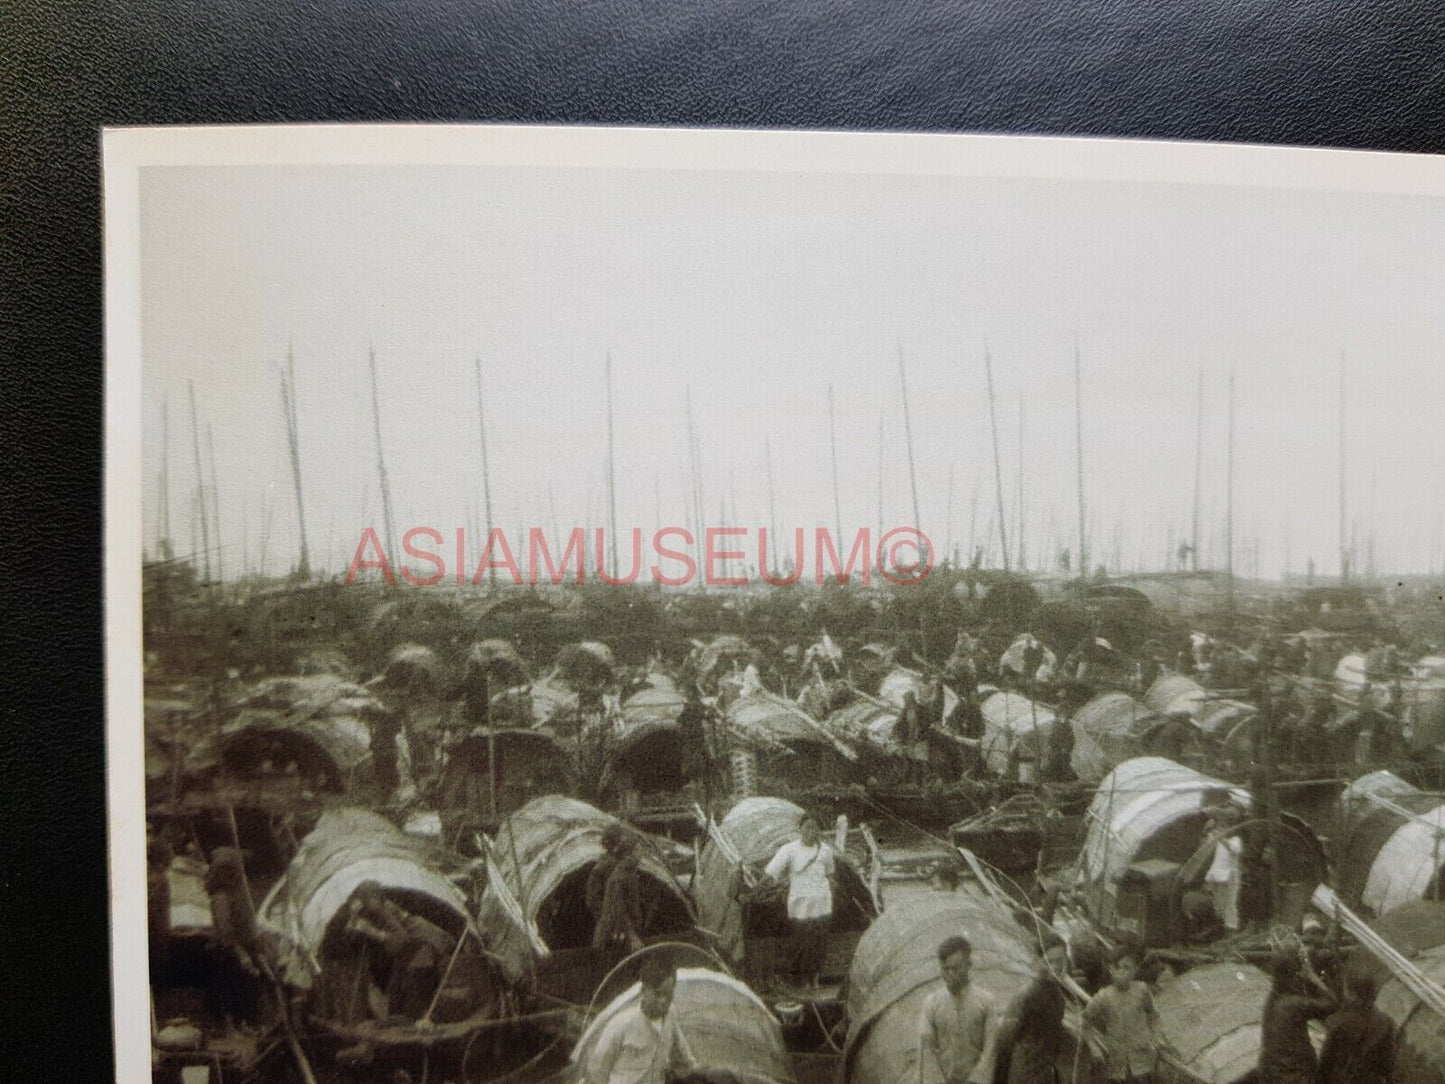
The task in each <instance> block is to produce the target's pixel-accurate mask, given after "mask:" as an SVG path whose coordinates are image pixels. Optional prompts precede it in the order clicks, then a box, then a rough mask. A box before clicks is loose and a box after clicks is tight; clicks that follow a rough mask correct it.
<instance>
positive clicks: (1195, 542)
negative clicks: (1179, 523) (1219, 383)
mask: <svg viewBox="0 0 1445 1084" xmlns="http://www.w3.org/2000/svg"><path fill="white" fill-rule="evenodd" d="M1198 400H1199V401H1198V406H1197V407H1196V410H1195V414H1194V521H1193V524H1192V526H1191V528H1190V532H1189V567H1190V569H1191V571H1194V572H1198V571H1199V490H1200V484H1201V482H1202V480H1203V478H1204V366H1202V365H1201V366H1200V367H1199V396H1198Z"/></svg>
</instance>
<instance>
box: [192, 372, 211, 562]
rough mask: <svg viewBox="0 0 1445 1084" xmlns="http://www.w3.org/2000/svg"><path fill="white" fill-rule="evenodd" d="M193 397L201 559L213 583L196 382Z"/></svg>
mask: <svg viewBox="0 0 1445 1084" xmlns="http://www.w3.org/2000/svg"><path fill="white" fill-rule="evenodd" d="M188 387H189V390H190V396H191V448H192V449H193V450H194V452H195V460H196V505H197V507H198V509H199V510H200V514H201V558H202V570H203V571H204V572H205V575H206V582H207V583H210V581H211V529H210V525H209V523H208V522H207V517H206V475H205V472H204V471H202V470H201V427H200V425H199V424H198V423H197V422H196V382H195V381H194V380H192V381H189V382H188Z"/></svg>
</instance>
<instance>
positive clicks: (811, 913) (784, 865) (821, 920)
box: [766, 814, 837, 989]
mask: <svg viewBox="0 0 1445 1084" xmlns="http://www.w3.org/2000/svg"><path fill="white" fill-rule="evenodd" d="M836 865H837V859H836V858H835V857H834V855H833V848H831V847H830V846H828V844H826V843H824V842H823V837H822V833H821V832H820V831H819V829H818V822H817V821H816V820H815V819H814V818H813V817H812V815H811V814H804V815H803V818H802V820H800V821H799V822H798V838H797V839H795V840H793V842H791V843H784V844H783V845H782V846H781V847H779V848H778V850H777V853H776V854H774V855H773V857H772V860H771V861H770V862H769V863H768V865H767V870H766V873H767V875H768V876H769V877H771V878H772V879H773V880H774V881H778V882H781V881H782V880H783V879H784V878H786V879H787V882H788V921H789V923H790V924H791V925H792V927H793V937H794V939H795V941H796V943H797V948H796V951H795V955H794V957H793V970H794V973H795V974H796V975H797V976H798V977H799V978H800V979H802V980H804V981H806V982H807V983H808V984H809V985H811V986H812V987H813V988H814V989H816V988H817V987H818V985H819V982H820V979H821V977H822V972H823V959H824V956H825V955H826V954H827V951H828V927H829V926H830V925H831V924H832V921H833V883H832V878H833V874H834V870H835V868H836Z"/></svg>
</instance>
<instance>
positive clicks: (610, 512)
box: [607, 350, 618, 576]
mask: <svg viewBox="0 0 1445 1084" xmlns="http://www.w3.org/2000/svg"><path fill="white" fill-rule="evenodd" d="M616 454H617V448H616V445H615V443H614V441H613V433H612V351H611V350H609V351H607V536H608V538H609V540H610V541H611V542H612V546H611V551H612V575H614V576H616V575H617V574H618V569H617V460H616Z"/></svg>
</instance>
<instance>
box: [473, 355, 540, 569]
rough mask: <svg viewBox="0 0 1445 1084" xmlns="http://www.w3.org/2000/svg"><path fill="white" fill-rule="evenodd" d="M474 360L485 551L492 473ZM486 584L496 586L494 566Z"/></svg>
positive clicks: (479, 361) (477, 361) (484, 402)
mask: <svg viewBox="0 0 1445 1084" xmlns="http://www.w3.org/2000/svg"><path fill="white" fill-rule="evenodd" d="M474 361H475V365H474V368H475V369H476V375H477V437H478V439H479V441H480V443H481V449H482V511H483V513H484V514H485V516H486V522H485V523H484V524H482V529H483V532H484V533H483V534H482V538H481V543H480V544H481V546H482V548H483V552H486V545H487V538H488V537H489V533H490V531H491V529H492V523H493V520H492V474H491V464H490V463H489V462H488V461H487V399H486V396H485V395H484V394H483V392H482V355H481V354H477V355H476V357H475V359H474ZM548 494H549V498H550V494H551V486H550V483H549V485H548ZM487 585H488V587H489V588H495V587H496V586H497V570H496V569H495V568H488V569H487Z"/></svg>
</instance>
